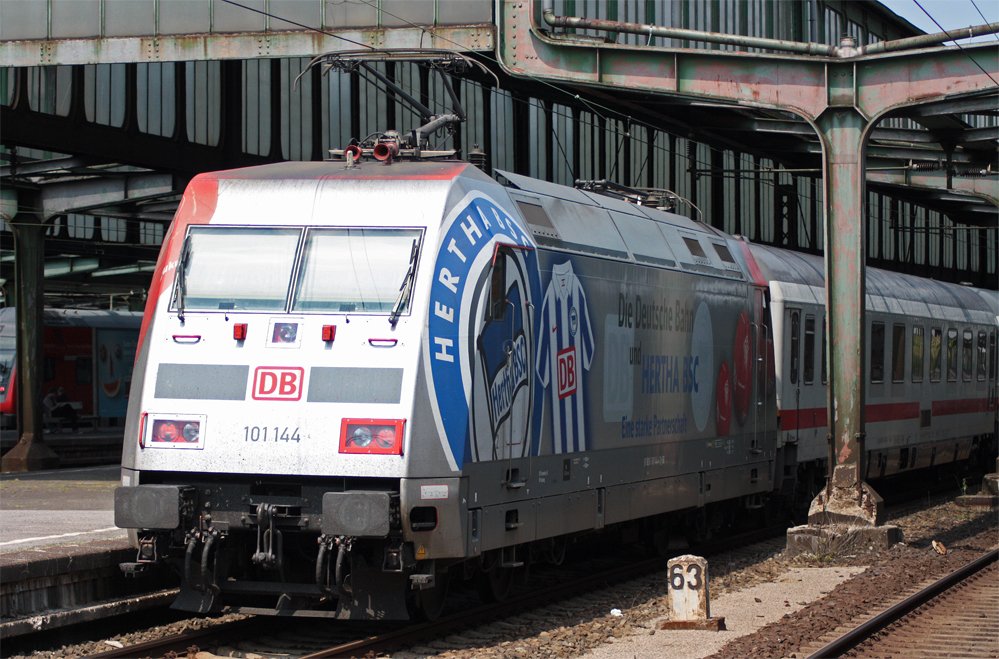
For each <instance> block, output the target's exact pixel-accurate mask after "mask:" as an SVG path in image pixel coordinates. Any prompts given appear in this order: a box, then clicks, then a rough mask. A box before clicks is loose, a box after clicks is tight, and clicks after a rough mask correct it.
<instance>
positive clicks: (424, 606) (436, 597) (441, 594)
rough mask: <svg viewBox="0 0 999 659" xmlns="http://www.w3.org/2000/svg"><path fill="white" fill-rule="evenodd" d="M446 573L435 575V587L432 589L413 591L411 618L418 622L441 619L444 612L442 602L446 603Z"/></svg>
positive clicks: (448, 580) (447, 580)
mask: <svg viewBox="0 0 999 659" xmlns="http://www.w3.org/2000/svg"><path fill="white" fill-rule="evenodd" d="M448 576H449V575H448V573H447V572H442V573H439V574H437V585H435V586H434V587H433V588H425V589H423V590H417V591H414V594H413V601H412V606H411V617H413V618H416V619H418V620H428V621H434V620H437V619H438V618H440V617H441V612H443V611H444V602H445V601H447V593H448V583H449V582H450V579H449V578H448Z"/></svg>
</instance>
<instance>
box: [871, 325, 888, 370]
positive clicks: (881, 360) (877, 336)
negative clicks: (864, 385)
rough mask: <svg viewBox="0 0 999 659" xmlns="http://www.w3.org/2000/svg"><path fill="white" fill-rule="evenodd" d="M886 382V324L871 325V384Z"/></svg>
mask: <svg viewBox="0 0 999 659" xmlns="http://www.w3.org/2000/svg"><path fill="white" fill-rule="evenodd" d="M884 381H885V324H884V323H871V382H884Z"/></svg>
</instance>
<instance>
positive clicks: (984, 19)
mask: <svg viewBox="0 0 999 659" xmlns="http://www.w3.org/2000/svg"><path fill="white" fill-rule="evenodd" d="M969 1H970V2H971V6H972V7H974V8H975V11H977V12H978V15H979V16H981V17H982V20H983V21H985V22H986V23H988V22H989V19H987V18H985V14H983V13H982V10H981V9H979V8H978V5H977V4H976V3H975V0H969ZM992 36H993V37H995V38H996V41H999V32H995V33H993V34H992Z"/></svg>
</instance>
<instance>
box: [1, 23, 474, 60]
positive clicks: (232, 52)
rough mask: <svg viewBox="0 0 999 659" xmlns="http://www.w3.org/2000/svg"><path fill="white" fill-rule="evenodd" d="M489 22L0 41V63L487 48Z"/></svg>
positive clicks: (248, 56)
mask: <svg viewBox="0 0 999 659" xmlns="http://www.w3.org/2000/svg"><path fill="white" fill-rule="evenodd" d="M493 32H494V30H493V26H492V24H482V25H457V26H445V25H441V26H437V27H434V28H433V29H427V28H425V27H422V26H413V27H391V28H389V27H378V28H370V29H342V30H336V29H329V28H327V29H325V30H323V31H319V30H312V31H306V30H301V31H287V32H273V31H271V32H235V33H226V34H178V35H158V36H148V37H119V38H114V37H104V38H93V39H32V40H22V41H0V66H45V65H50V64H51V65H55V64H58V65H60V66H64V65H68V64H106V63H118V62H129V63H131V62H183V61H197V60H225V59H255V58H260V57H314V56H316V55H318V54H320V53H332V52H338V51H341V50H356V49H357V48H371V49H378V50H381V49H387V48H445V49H449V50H459V51H486V52H488V51H491V50H492V49H493V47H494V40H493Z"/></svg>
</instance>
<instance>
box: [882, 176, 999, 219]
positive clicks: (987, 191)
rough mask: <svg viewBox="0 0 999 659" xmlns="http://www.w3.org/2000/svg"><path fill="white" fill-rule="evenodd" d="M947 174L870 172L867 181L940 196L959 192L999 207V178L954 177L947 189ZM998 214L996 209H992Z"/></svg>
mask: <svg viewBox="0 0 999 659" xmlns="http://www.w3.org/2000/svg"><path fill="white" fill-rule="evenodd" d="M947 178H948V177H947V174H946V172H942V171H934V172H925V171H924V172H921V171H901V170H900V171H897V172H893V171H886V170H885V171H882V170H879V171H868V172H867V180H868V181H870V182H872V183H885V184H889V185H905V186H909V187H912V188H915V189H917V190H921V191H932V192H935V193H937V194H939V193H940V192H941V191H942V190H949V191H950V192H959V193H964V194H966V195H969V196H971V197H974V198H977V199H982V200H985V201H987V202H990V203H992V204H994V205H995V206H999V177H997V176H996V175H992V176H988V177H985V176H953V177H951V180H950V187H947ZM992 210H993V212H996V209H995V208H993V209H992Z"/></svg>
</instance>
